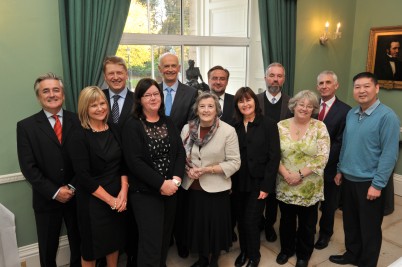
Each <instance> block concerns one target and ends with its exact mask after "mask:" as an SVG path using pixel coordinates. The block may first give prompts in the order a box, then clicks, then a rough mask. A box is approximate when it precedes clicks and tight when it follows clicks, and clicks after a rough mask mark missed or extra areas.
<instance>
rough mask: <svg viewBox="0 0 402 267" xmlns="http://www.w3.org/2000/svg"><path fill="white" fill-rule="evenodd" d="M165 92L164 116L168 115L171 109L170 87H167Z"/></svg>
mask: <svg viewBox="0 0 402 267" xmlns="http://www.w3.org/2000/svg"><path fill="white" fill-rule="evenodd" d="M166 90H167V94H166V99H165V114H166V116H170V111H171V110H172V90H173V89H172V88H170V87H167V88H166Z"/></svg>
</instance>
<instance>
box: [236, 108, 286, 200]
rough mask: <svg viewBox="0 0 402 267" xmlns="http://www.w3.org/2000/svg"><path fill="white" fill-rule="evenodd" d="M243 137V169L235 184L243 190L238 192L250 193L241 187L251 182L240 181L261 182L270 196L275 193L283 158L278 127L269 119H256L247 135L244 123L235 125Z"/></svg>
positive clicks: (238, 188)
mask: <svg viewBox="0 0 402 267" xmlns="http://www.w3.org/2000/svg"><path fill="white" fill-rule="evenodd" d="M235 129H236V133H237V136H238V138H239V146H240V154H241V167H240V171H239V172H237V173H236V174H235V175H234V176H233V183H234V184H235V183H236V184H238V185H239V187H237V188H234V190H236V191H242V192H244V191H247V190H245V189H247V188H240V187H243V186H241V185H245V184H247V182H244V181H243V182H238V181H239V180H240V179H249V178H254V179H260V190H261V191H264V192H266V193H274V192H275V184H276V176H277V174H278V168H279V161H280V159H281V150H280V140H279V131H278V125H277V124H276V122H275V121H274V120H272V119H270V118H268V117H264V116H262V115H260V116H256V117H255V119H254V121H253V122H250V123H249V124H248V129H247V133H246V132H245V129H244V124H243V122H238V123H236V125H235Z"/></svg>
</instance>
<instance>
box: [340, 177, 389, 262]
mask: <svg viewBox="0 0 402 267" xmlns="http://www.w3.org/2000/svg"><path fill="white" fill-rule="evenodd" d="M342 184H343V188H342V197H343V229H344V231H345V246H346V253H345V257H347V258H348V259H350V260H352V261H355V262H357V263H358V265H359V266H362V267H363V266H364V267H375V266H377V262H378V257H379V255H380V250H381V242H382V232H381V224H382V219H383V214H384V197H383V195H382V194H381V196H380V197H379V198H377V199H375V200H367V192H368V189H369V187H370V186H371V182H370V181H369V182H360V183H358V182H351V181H349V180H347V179H343V183H342Z"/></svg>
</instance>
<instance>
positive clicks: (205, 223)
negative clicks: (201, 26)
mask: <svg viewBox="0 0 402 267" xmlns="http://www.w3.org/2000/svg"><path fill="white" fill-rule="evenodd" d="M194 113H195V114H196V119H194V120H192V121H189V123H188V124H187V125H185V126H184V128H183V130H182V133H181V137H182V139H183V143H184V148H185V150H186V159H187V162H186V174H185V176H184V179H183V184H182V186H183V188H184V189H186V190H188V191H189V213H188V240H187V241H188V243H187V245H188V247H189V249H190V251H192V252H198V254H199V259H198V261H196V262H195V263H194V264H193V265H192V267H203V266H211V267H216V266H218V258H219V254H220V252H221V250H228V249H229V247H230V246H231V245H232V230H231V219H230V218H231V216H230V199H229V193H230V189H231V187H232V182H231V179H230V177H231V176H232V175H233V174H234V173H235V172H236V171H237V170H238V169H239V168H240V152H239V144H238V140H237V134H236V131H235V129H234V128H233V127H232V126H230V125H229V124H227V123H225V122H223V121H221V120H219V117H218V114H220V113H221V107H220V104H219V100H218V98H217V97H216V96H215V95H213V94H211V93H207V92H205V93H202V94H201V95H199V96H198V98H197V100H196V102H195V104H194Z"/></svg>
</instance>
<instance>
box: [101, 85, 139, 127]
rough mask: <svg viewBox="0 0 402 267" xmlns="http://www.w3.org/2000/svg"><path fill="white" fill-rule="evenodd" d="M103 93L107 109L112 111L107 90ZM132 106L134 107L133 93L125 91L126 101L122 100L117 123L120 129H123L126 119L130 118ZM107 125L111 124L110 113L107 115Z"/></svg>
mask: <svg viewBox="0 0 402 267" xmlns="http://www.w3.org/2000/svg"><path fill="white" fill-rule="evenodd" d="M103 92H104V93H105V95H106V99H107V101H108V102H109V109H110V111H111V110H112V106H111V105H113V103H110V94H109V89H103ZM133 105H134V93H133V92H131V91H130V90H127V95H126V99H124V104H123V108H122V110H121V113H120V117H119V122H118V123H117V125H118V126H119V128H120V129H121V128H123V125H124V123H125V122H126V120H127V119H128V117H130V115H131V113H132V111H133ZM108 123H109V124H112V123H113V118H112V112H110V113H109V118H108Z"/></svg>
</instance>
